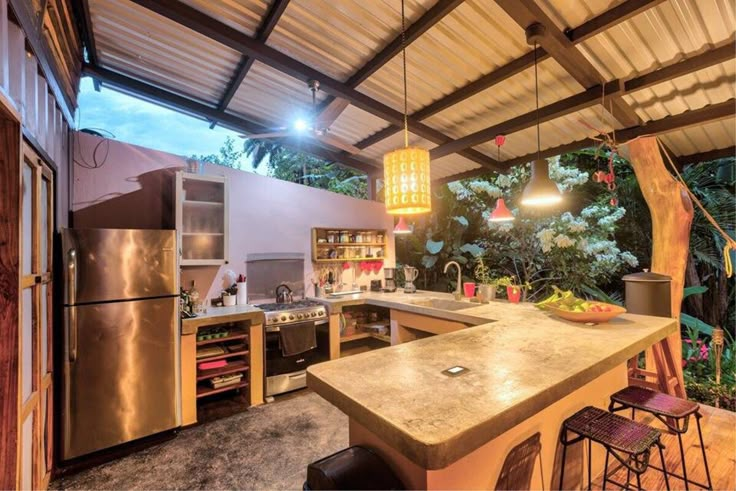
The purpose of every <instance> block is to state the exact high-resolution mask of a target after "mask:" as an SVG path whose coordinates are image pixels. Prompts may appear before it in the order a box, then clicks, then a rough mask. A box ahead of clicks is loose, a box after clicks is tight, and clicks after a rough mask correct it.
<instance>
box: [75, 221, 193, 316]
mask: <svg viewBox="0 0 736 491" xmlns="http://www.w3.org/2000/svg"><path fill="white" fill-rule="evenodd" d="M62 248H63V256H64V274H65V276H66V277H65V281H64V303H65V304H66V305H75V304H80V303H92V302H106V301H110V300H126V299H135V298H146V297H160V296H164V295H178V294H179V291H178V284H177V274H176V232H175V231H174V230H126V229H64V230H63V231H62Z"/></svg>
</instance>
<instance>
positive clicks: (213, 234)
mask: <svg viewBox="0 0 736 491" xmlns="http://www.w3.org/2000/svg"><path fill="white" fill-rule="evenodd" d="M181 235H182V237H191V236H194V235H208V236H213V237H219V236H221V235H225V234H223V233H222V232H182V233H181Z"/></svg>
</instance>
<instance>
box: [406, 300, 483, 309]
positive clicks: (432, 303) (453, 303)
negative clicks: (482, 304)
mask: <svg viewBox="0 0 736 491" xmlns="http://www.w3.org/2000/svg"><path fill="white" fill-rule="evenodd" d="M411 303H412V305H419V306H421V307H431V308H433V309H439V310H463V309H471V308H473V307H477V306H478V304H473V303H470V302H459V301H457V300H445V299H443V298H426V299H423V300H415V301H413V302H411Z"/></svg>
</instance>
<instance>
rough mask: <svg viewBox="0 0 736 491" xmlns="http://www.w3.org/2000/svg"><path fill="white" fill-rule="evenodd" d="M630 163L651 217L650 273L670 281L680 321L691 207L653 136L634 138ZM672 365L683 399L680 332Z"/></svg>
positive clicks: (674, 339) (674, 311)
mask: <svg viewBox="0 0 736 491" xmlns="http://www.w3.org/2000/svg"><path fill="white" fill-rule="evenodd" d="M628 148H629V160H630V161H631V165H632V167H633V168H634V173H635V174H636V179H637V180H638V181H639V187H640V188H641V192H642V194H643V195H644V199H645V200H646V202H647V205H648V206H649V211H650V213H651V215H652V267H651V269H652V271H653V272H655V273H660V274H665V275H668V276H670V277H671V278H672V286H671V288H672V291H671V299H672V304H671V305H672V308H671V310H672V317H673V318H675V319H679V317H680V308H681V304H682V296H683V290H684V287H685V270H686V268H687V257H688V252H689V247H690V225H691V224H692V221H693V204H692V202H691V201H690V197H689V196H688V195H687V192H686V191H685V190H684V189H683V188H682V185H681V184H680V183H679V182H677V181H676V180H675V179H674V177H673V176H672V174H671V173H670V172H669V171H668V170H667V169H668V167H667V164H666V163H665V162H664V160H663V157H662V154H661V153H660V149H659V145H658V144H657V139H656V137H645V138H639V139H636V140H634V141H632V142H630V143H629V144H628ZM667 341H668V345H669V349H670V352H671V353H672V358H673V360H677V361H678V362H677V363H675V370H676V375H677V379H678V381H679V386H680V388H679V390H677V391H676V394H675V395H678V396H679V397H685V383H684V380H683V377H682V365H681V364H680V363H679V360H680V359H681V358H682V339H681V337H680V333H679V332H678V333H676V334H673V335H671V336H670V337H669V338H668V340H667Z"/></svg>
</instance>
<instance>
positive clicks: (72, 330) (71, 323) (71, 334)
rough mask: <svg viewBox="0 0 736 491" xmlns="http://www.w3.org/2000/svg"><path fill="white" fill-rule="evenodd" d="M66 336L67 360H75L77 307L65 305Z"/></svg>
mask: <svg viewBox="0 0 736 491" xmlns="http://www.w3.org/2000/svg"><path fill="white" fill-rule="evenodd" d="M67 336H68V338H69V361H70V362H74V361H76V360H77V307H67Z"/></svg>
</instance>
